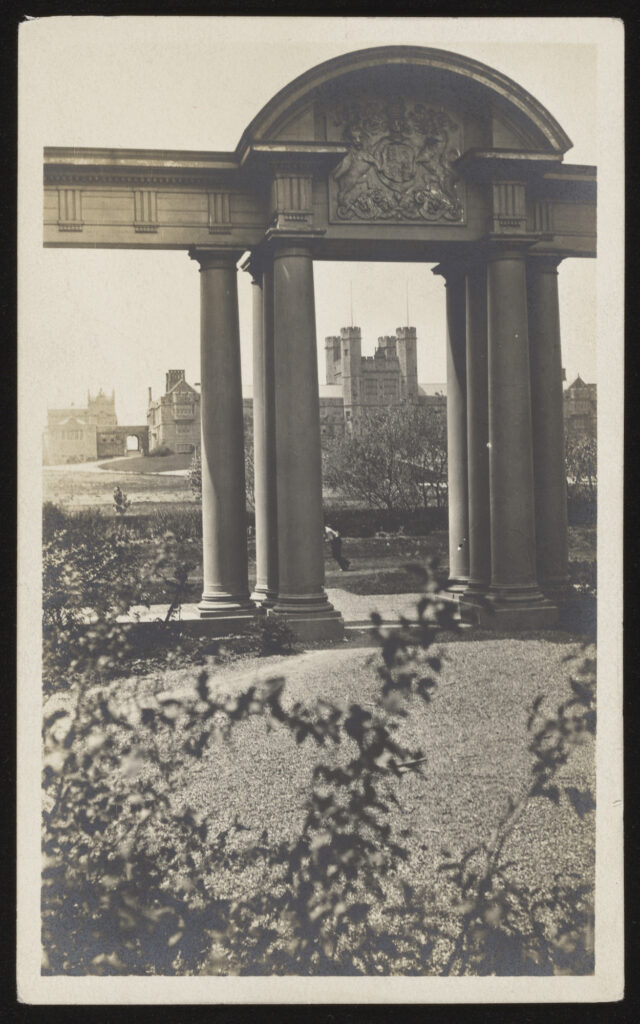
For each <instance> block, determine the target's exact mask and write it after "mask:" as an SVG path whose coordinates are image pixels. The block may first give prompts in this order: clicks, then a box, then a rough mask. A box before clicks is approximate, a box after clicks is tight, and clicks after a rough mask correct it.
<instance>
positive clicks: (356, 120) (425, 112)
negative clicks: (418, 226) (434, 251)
mask: <svg viewBox="0 0 640 1024" xmlns="http://www.w3.org/2000/svg"><path fill="white" fill-rule="evenodd" d="M334 124H336V125H341V126H343V130H342V138H343V140H344V141H345V142H347V143H348V145H349V152H348V153H347V154H346V155H345V157H344V158H343V160H342V161H341V163H340V164H339V166H338V167H337V168H336V169H335V170H334V172H333V175H332V178H333V183H332V189H333V195H334V207H335V213H336V215H337V219H338V220H366V221H371V220H414V221H418V220H423V221H431V222H436V221H448V222H456V221H458V222H460V221H462V220H463V204H462V198H461V185H460V182H459V181H458V178H457V176H456V175H455V173H454V171H453V169H452V164H453V162H454V160H456V159H457V157H458V156H459V155H460V150H459V148H458V146H459V138H460V134H461V128H460V125H459V124H458V123H457V122H456V121H455V120H454V119H453V117H452V116H451V115H450V114H449V113H448V112H446V111H445V110H444V109H442V108H435V107H433V106H428V105H426V104H424V103H421V102H415V101H410V100H405V99H404V98H395V99H394V100H392V101H386V100H384V99H382V98H379V99H378V98H376V99H366V98H364V99H362V98H360V99H355V100H348V101H343V102H341V103H339V104H338V105H337V106H336V107H335V108H334Z"/></svg>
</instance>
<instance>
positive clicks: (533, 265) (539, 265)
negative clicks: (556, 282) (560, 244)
mask: <svg viewBox="0 0 640 1024" xmlns="http://www.w3.org/2000/svg"><path fill="white" fill-rule="evenodd" d="M563 259H564V256H558V255H556V254H555V253H548V252H540V253H537V252H530V253H528V255H527V269H528V270H533V271H535V272H537V273H538V274H557V273H558V267H559V266H560V264H561V263H562V261H563Z"/></svg>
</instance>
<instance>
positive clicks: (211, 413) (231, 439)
mask: <svg viewBox="0 0 640 1024" xmlns="http://www.w3.org/2000/svg"><path fill="white" fill-rule="evenodd" d="M190 255H191V257H192V258H193V259H195V260H197V261H198V263H199V264H200V299H201V307H200V312H201V317H200V358H201V369H200V373H201V376H200V381H201V385H200V386H201V402H200V408H201V424H202V435H201V436H202V441H201V465H202V561H203V580H204V588H203V592H202V601H201V602H200V605H199V610H200V615H201V617H202V618H207V619H211V618H217V619H221V620H224V622H223V623H221V628H226V626H227V625H228V627H229V629H232V628H234V627H235V626H236V625H237V621H238V618H243V617H249V616H251V615H253V613H254V609H253V606H252V605H251V602H250V601H249V587H248V558H247V523H246V494H245V480H244V441H243V420H242V383H241V377H240V334H239V327H238V292H237V272H236V261H237V259H238V258H239V256H240V255H241V254H240V253H237V252H230V253H228V252H222V253H221V252H207V251H201V250H192V252H191V253H190Z"/></svg>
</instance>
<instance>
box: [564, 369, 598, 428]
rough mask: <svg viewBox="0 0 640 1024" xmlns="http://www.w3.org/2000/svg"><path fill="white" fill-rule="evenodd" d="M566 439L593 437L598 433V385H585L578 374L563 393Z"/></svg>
mask: <svg viewBox="0 0 640 1024" xmlns="http://www.w3.org/2000/svg"><path fill="white" fill-rule="evenodd" d="M564 432H565V436H566V437H570V438H577V437H593V438H595V437H596V435H597V433H598V385H597V384H585V382H584V381H583V379H582V377H581V376H580V374H578V376H577V377H576V379H575V380H574V382H573V384H570V385H569V387H568V388H566V390H565V392H564Z"/></svg>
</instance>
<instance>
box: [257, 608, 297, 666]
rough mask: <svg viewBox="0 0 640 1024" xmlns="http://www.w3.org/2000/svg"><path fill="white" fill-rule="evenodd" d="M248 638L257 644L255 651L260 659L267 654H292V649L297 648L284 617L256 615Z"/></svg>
mask: <svg viewBox="0 0 640 1024" xmlns="http://www.w3.org/2000/svg"><path fill="white" fill-rule="evenodd" d="M249 636H250V637H251V638H252V639H253V640H254V641H255V643H256V644H257V651H258V654H259V655H260V656H261V657H266V656H267V655H269V654H293V653H294V649H298V647H299V645H296V642H295V640H296V638H295V634H294V632H293V630H292V629H291V627H290V625H289V623H288V621H287V618H286V616H284V615H277V614H273V613H272V614H270V615H264V614H259V615H256V616H255V618H254V620H253V623H252V625H251V629H250V631H249Z"/></svg>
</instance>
